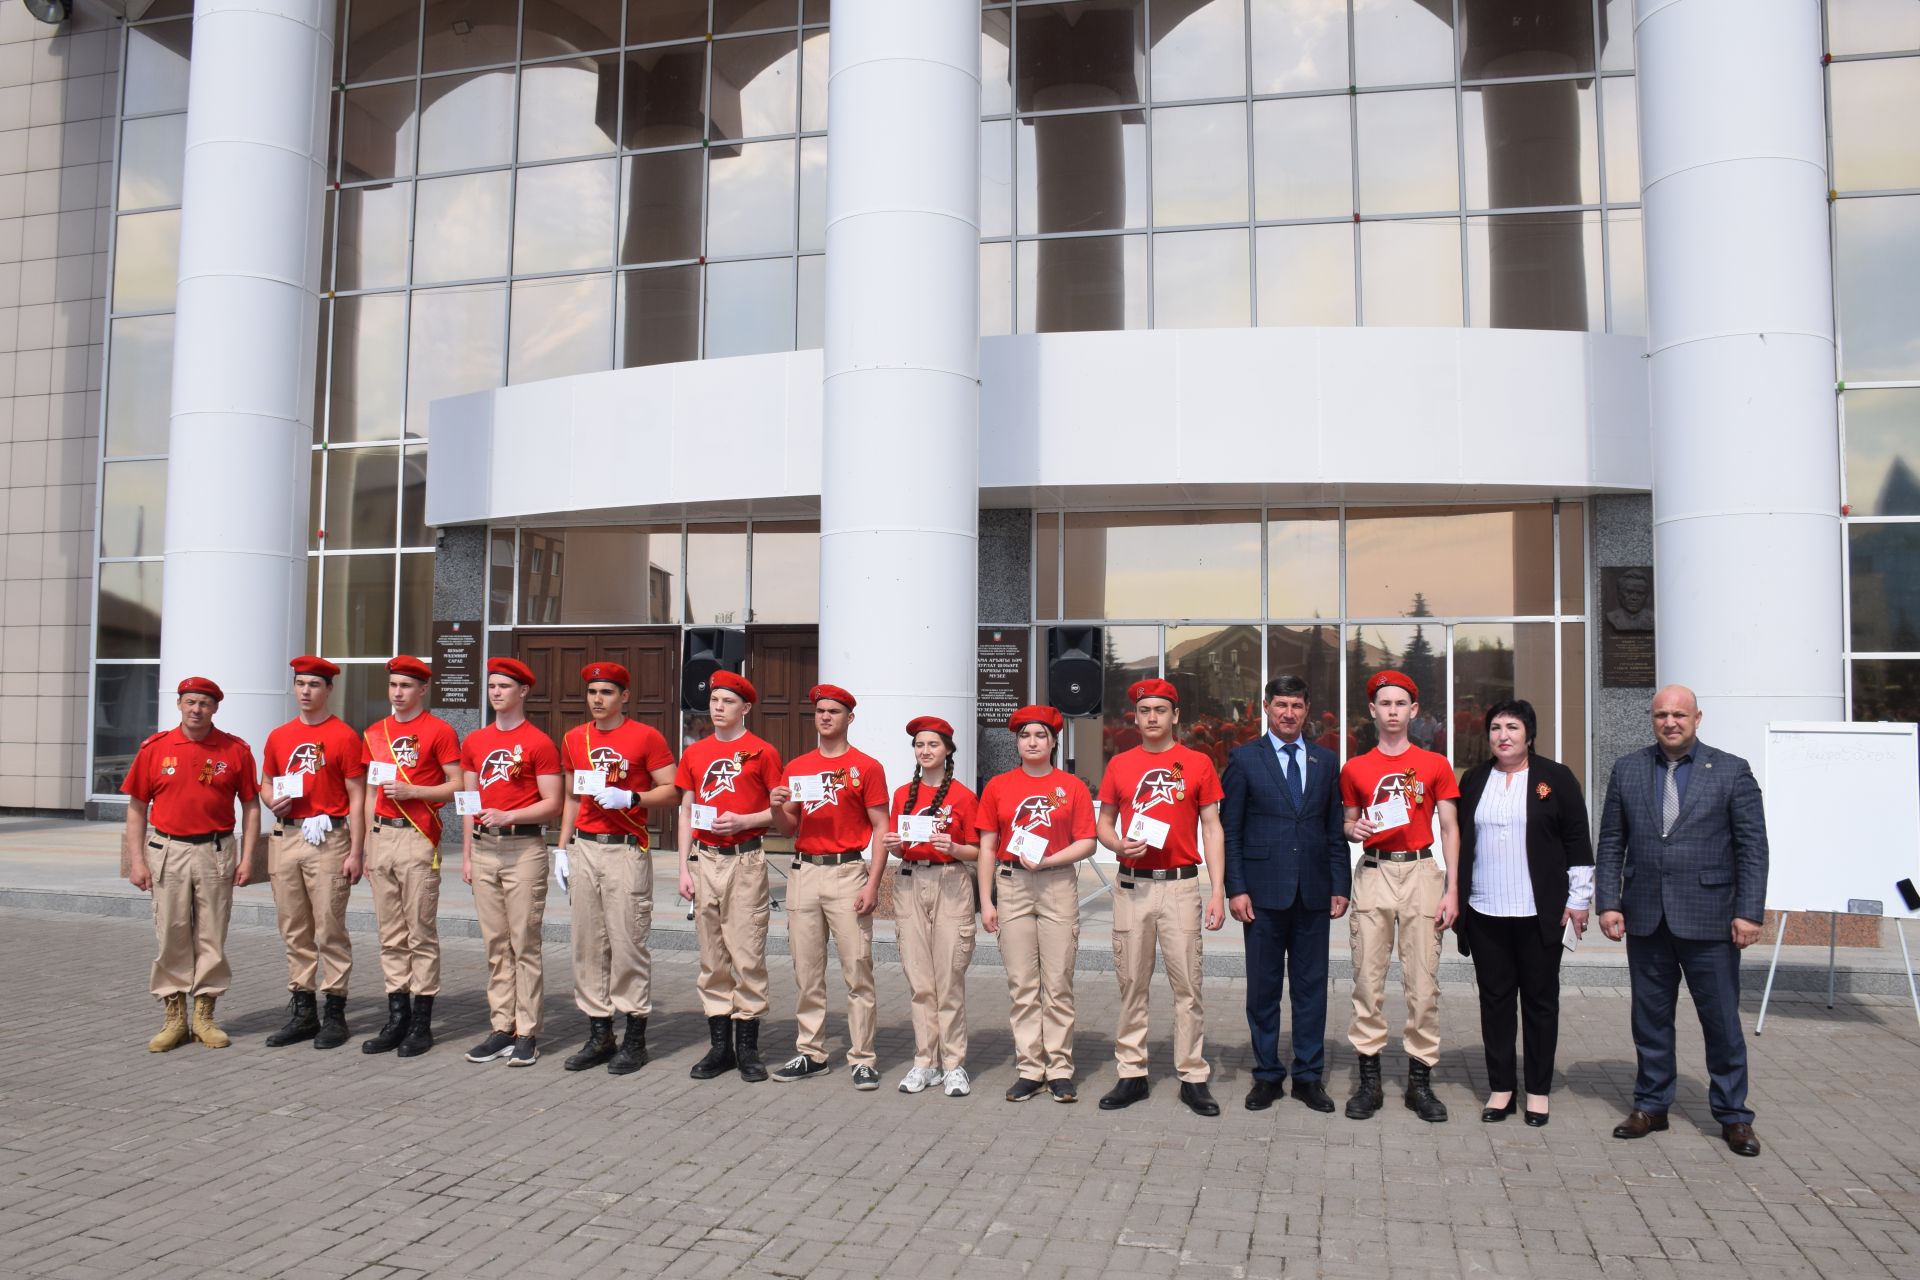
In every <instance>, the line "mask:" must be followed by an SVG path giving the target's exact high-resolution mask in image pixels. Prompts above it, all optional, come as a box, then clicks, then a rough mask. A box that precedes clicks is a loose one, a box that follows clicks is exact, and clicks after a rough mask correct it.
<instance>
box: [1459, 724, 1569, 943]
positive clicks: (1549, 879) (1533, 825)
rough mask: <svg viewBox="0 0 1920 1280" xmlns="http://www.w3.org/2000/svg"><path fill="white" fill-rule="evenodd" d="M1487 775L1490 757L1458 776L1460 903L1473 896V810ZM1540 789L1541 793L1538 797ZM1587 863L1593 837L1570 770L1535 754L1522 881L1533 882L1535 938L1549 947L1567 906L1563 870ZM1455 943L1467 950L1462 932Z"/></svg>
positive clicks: (1529, 774) (1530, 775) (1529, 783)
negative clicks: (1537, 929)
mask: <svg viewBox="0 0 1920 1280" xmlns="http://www.w3.org/2000/svg"><path fill="white" fill-rule="evenodd" d="M1492 777H1493V761H1491V760H1488V761H1486V762H1485V763H1483V764H1477V765H1475V766H1474V767H1473V768H1471V769H1469V770H1467V772H1466V775H1465V776H1464V777H1462V778H1461V779H1460V805H1459V813H1460V876H1459V885H1460V905H1461V906H1462V907H1463V908H1464V907H1465V906H1466V904H1467V903H1468V901H1470V900H1471V898H1472V896H1473V857H1474V830H1473V818H1474V812H1473V811H1474V810H1475V809H1476V808H1478V807H1479V804H1480V797H1481V796H1482V795H1483V794H1485V792H1486V789H1487V782H1488V780H1489V779H1490V778H1492ZM1542 787H1545V788H1546V790H1547V794H1545V795H1541V794H1540V789H1541V788H1542ZM1592 865H1593V838H1592V835H1591V828H1590V827H1589V826H1588V824H1587V801H1586V797H1584V796H1582V795H1581V794H1580V780H1579V779H1578V778H1576V777H1574V776H1573V770H1571V769H1569V768H1567V766H1565V765H1563V764H1561V763H1559V762H1558V761H1556V760H1549V759H1547V758H1546V757H1545V756H1542V755H1536V756H1534V757H1533V759H1532V760H1531V761H1530V762H1529V763H1528V765H1527V879H1528V880H1530V881H1532V882H1533V905H1534V909H1535V911H1536V912H1537V913H1538V914H1539V917H1540V936H1541V938H1542V940H1543V941H1545V942H1546V943H1547V945H1549V946H1558V945H1559V942H1560V931H1561V925H1560V916H1561V914H1562V913H1563V912H1565V911H1566V909H1567V868H1568V867H1590V866H1592ZM1456 941H1457V942H1458V944H1459V947H1460V954H1461V955H1463V956H1464V955H1470V954H1472V952H1471V950H1470V948H1471V947H1472V945H1473V941H1472V939H1471V938H1469V937H1468V936H1467V933H1466V931H1464V930H1463V931H1460V932H1459V933H1458V935H1457V938H1456Z"/></svg>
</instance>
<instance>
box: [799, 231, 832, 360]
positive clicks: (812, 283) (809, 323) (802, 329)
mask: <svg viewBox="0 0 1920 1280" xmlns="http://www.w3.org/2000/svg"><path fill="white" fill-rule="evenodd" d="M799 268H800V302H799V309H798V313H797V314H796V315H795V317H794V324H795V326H796V328H797V331H796V332H795V334H794V336H793V349H794V350H795V351H818V350H819V349H820V348H822V347H824V346H826V345H827V256H826V255H825V254H824V253H811V254H807V255H805V256H803V257H802V258H801V259H800V263H799Z"/></svg>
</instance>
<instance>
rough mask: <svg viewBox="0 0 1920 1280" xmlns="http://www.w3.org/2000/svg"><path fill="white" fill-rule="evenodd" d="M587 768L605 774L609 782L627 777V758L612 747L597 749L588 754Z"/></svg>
mask: <svg viewBox="0 0 1920 1280" xmlns="http://www.w3.org/2000/svg"><path fill="white" fill-rule="evenodd" d="M587 767H588V768H589V769H598V770H601V771H603V772H605V773H606V775H607V781H608V782H614V781H616V780H618V779H621V778H624V777H626V776H627V758H626V757H625V756H623V755H621V754H620V753H619V752H618V751H615V750H614V749H613V748H612V747H595V748H594V749H593V750H591V751H589V752H587Z"/></svg>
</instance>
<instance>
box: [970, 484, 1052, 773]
mask: <svg viewBox="0 0 1920 1280" xmlns="http://www.w3.org/2000/svg"><path fill="white" fill-rule="evenodd" d="M1032 608H1033V512H1032V511H1031V510H1029V509H1027V508H1026V507H1012V508H994V509H991V510H985V511H982V512H981V513H980V598H979V610H980V624H981V625H982V626H990V625H992V624H994V623H1009V624H1016V625H1019V626H1027V625H1029V624H1030V623H1031V622H1032V621H1033V615H1032ZM1039 662H1040V656H1039V655H1038V654H1034V655H1030V657H1029V663H1030V664H1031V665H1030V667H1029V670H1032V671H1035V672H1037V671H1038V669H1039V668H1038V664H1039ZM975 760H976V761H977V765H976V767H977V768H978V770H979V774H980V777H981V779H982V780H984V779H987V778H991V777H993V776H994V775H996V774H1000V773H1005V772H1006V771H1007V770H1009V769H1013V768H1018V767H1019V764H1020V759H1019V757H1018V756H1017V755H1016V754H1015V753H1014V749H1013V735H1012V734H1011V733H1008V732H1007V731H1006V730H1005V729H1000V728H986V729H982V730H980V742H979V748H978V751H977V753H976V755H975Z"/></svg>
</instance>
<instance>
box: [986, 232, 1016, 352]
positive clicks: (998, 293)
mask: <svg viewBox="0 0 1920 1280" xmlns="http://www.w3.org/2000/svg"><path fill="white" fill-rule="evenodd" d="M1012 332H1013V246H1012V245H1010V244H1006V243H1001V244H983V245H981V246H980V336H981V337H983V338H997V337H1000V336H1001V335H1003V334H1009V333H1012Z"/></svg>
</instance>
